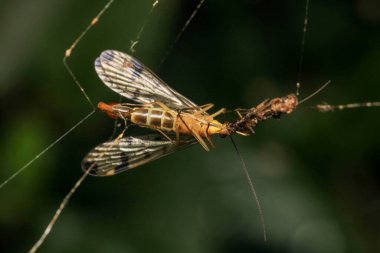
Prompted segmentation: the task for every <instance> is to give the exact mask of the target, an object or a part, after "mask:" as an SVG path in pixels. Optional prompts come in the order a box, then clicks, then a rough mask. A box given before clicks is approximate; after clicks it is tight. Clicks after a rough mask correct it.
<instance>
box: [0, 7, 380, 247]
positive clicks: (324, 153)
mask: <svg viewBox="0 0 380 253" xmlns="http://www.w3.org/2000/svg"><path fill="white" fill-rule="evenodd" d="M105 2H106V1H89V0H86V1H74V0H66V1H58V0H28V1H27V0H18V1H10V0H5V1H4V0H3V1H2V2H1V4H0V6H1V8H0V17H1V22H0V32H1V39H0V55H1V56H0V84H1V85H0V97H1V100H0V101H1V108H2V109H1V131H0V140H1V145H0V152H1V154H2V155H1V157H2V158H1V165H0V168H1V169H0V180H1V181H3V180H5V179H6V178H8V177H9V176H10V175H11V174H12V173H13V172H15V171H16V170H17V169H18V168H20V167H21V166H23V165H24V164H25V163H27V162H28V161H29V160H30V159H32V158H33V157H34V156H35V155H37V154H38V153H39V152H40V151H41V150H42V149H43V148H45V147H47V146H48V145H49V144H50V143H51V142H53V141H54V140H55V139H56V138H58V137H59V136H60V135H61V134H62V133H64V132H65V131H66V130H68V129H69V128H70V127H72V126H73V125H74V124H75V123H76V122H77V121H79V120H80V119H81V118H82V117H83V116H84V115H86V114H87V113H88V112H90V110H91V108H90V106H89V105H88V103H87V102H86V101H85V99H84V97H83V96H82V94H81V92H80V91H79V89H78V88H77V87H76V85H75V83H74V82H73V80H72V79H71V78H70V76H69V75H68V73H67V72H66V71H65V69H64V67H63V65H62V61H61V59H62V57H63V54H64V51H65V50H66V49H67V48H68V47H69V45H70V44H71V43H72V42H73V40H74V39H75V37H76V36H77V35H79V33H80V32H81V31H82V30H83V29H84V28H85V26H86V25H87V24H88V22H89V21H90V20H91V19H92V18H93V17H94V16H95V15H96V13H97V12H98V11H99V10H100V9H101V7H102V6H103V5H104V4H105ZM152 2H153V1H151V0H149V1H148V0H144V1H141V0H139V1H137V0H135V1H123V0H119V1H116V2H115V3H114V5H113V6H112V7H111V8H110V9H109V11H108V12H107V13H106V14H105V15H104V16H103V18H102V19H101V21H100V23H99V24H98V25H97V26H96V27H95V28H94V29H93V30H91V31H90V32H89V33H88V35H87V36H86V37H85V38H84V39H83V41H82V42H81V43H80V44H79V46H78V47H77V48H76V49H75V51H74V52H73V55H72V57H71V58H70V59H69V63H70V65H71V67H72V68H73V70H74V72H75V73H76V75H77V77H78V79H79V80H80V82H81V83H82V85H83V87H84V88H85V90H86V92H87V93H88V94H89V96H90V97H91V99H92V101H93V102H94V103H97V102H99V101H105V102H111V101H118V96H117V95H115V94H114V93H113V92H112V91H110V90H109V89H108V88H106V87H105V86H104V85H103V84H102V83H101V81H100V80H99V79H98V77H97V75H96V73H95V71H94V66H93V62H94V60H95V58H96V57H97V56H98V55H99V54H100V53H101V52H102V51H103V50H105V49H117V50H121V51H128V48H129V44H130V41H131V40H134V39H135V38H136V35H137V33H138V31H139V29H140V28H141V26H142V25H143V24H144V23H145V22H147V24H146V28H145V31H144V33H143V35H142V37H141V40H140V41H139V43H138V44H137V46H136V47H135V48H136V53H135V56H136V57H137V58H139V59H140V60H141V61H142V62H144V63H145V64H146V65H147V66H149V67H150V68H151V69H153V70H154V71H155V72H156V73H157V74H159V76H161V77H162V79H163V80H165V81H166V82H167V83H168V84H169V85H171V86H172V87H173V88H174V89H176V90H177V91H179V92H181V93H182V94H184V95H185V96H187V97H188V98H190V99H192V100H193V101H195V102H196V103H197V104H200V105H201V104H205V103H209V102H213V103H215V105H216V108H220V107H227V108H230V109H232V108H236V107H245V108H247V107H251V106H254V105H257V104H258V103H259V102H261V101H262V100H263V99H265V98H272V97H277V96H283V95H286V94H288V93H291V92H294V91H295V83H296V82H297V81H298V73H299V71H298V62H299V58H300V48H301V38H302V27H303V22H304V20H303V17H304V14H305V1H303V0H302V1H275V0H273V1H264V0H263V1H259V0H256V1H249V0H238V1H217V0H208V1H206V3H205V4H204V6H203V7H202V8H201V10H200V11H199V14H198V15H197V16H196V18H195V19H194V21H193V22H192V23H191V24H190V26H189V27H188V29H187V31H186V32H185V33H184V34H183V36H182V38H181V39H180V40H179V42H178V43H177V44H175V45H174V47H173V49H172V50H171V51H170V54H169V55H168V57H167V58H166V61H165V62H164V63H163V64H162V65H160V61H161V59H162V58H163V56H164V54H165V52H166V51H167V50H168V49H169V47H170V45H171V43H172V42H173V40H174V38H175V37H176V35H177V34H178V32H179V31H180V29H181V27H182V25H183V24H184V23H185V21H186V19H187V18H188V17H189V15H190V14H191V12H192V11H193V10H194V8H195V6H196V5H197V1H174V0H170V1H169V0H167V1H161V2H160V3H159V5H158V6H157V8H156V9H155V10H154V12H153V14H152V16H151V17H150V18H149V20H147V16H148V13H149V10H150V8H151V4H152ZM309 7H310V10H309V27H308V32H307V34H306V45H305V53H304V64H303V66H302V72H301V82H302V86H301V97H305V96H306V95H308V94H310V93H311V92H313V91H314V90H316V89H317V88H319V87H320V86H321V85H322V84H323V83H325V82H326V81H327V80H329V79H331V80H332V84H331V85H330V86H329V87H328V88H327V89H326V90H324V91H323V92H321V93H320V94H318V95H317V96H316V97H314V98H313V99H312V100H311V101H309V102H307V103H305V104H302V105H301V106H300V107H299V108H298V110H297V111H295V112H294V113H293V114H292V115H289V116H284V117H282V118H281V120H279V121H278V120H271V121H268V122H265V123H263V124H262V125H260V126H259V127H258V128H257V133H256V134H255V135H254V136H251V137H248V138H243V137H236V138H235V139H236V142H237V144H238V146H239V149H240V151H241V153H242V155H243V157H244V159H245V161H246V163H247V166H248V168H249V170H250V173H251V175H252V177H253V180H254V184H255V186H256V190H257V192H258V195H259V197H260V200H261V205H262V208H263V210H264V215H265V219H266V225H267V233H268V242H267V243H264V242H263V239H262V228H261V225H260V222H259V221H260V219H259V215H258V210H257V207H256V205H255V203H254V201H253V200H252V198H251V195H250V192H249V189H248V184H247V182H246V179H245V177H244V175H243V173H242V171H241V166H240V164H239V160H238V156H237V155H236V152H235V151H234V149H233V147H232V145H231V143H230V141H229V140H228V139H220V138H214V140H215V144H216V148H215V149H213V150H212V151H211V152H209V153H206V152H205V151H204V150H203V149H202V148H201V147H200V146H199V145H198V146H194V147H192V148H190V149H188V150H186V151H183V152H179V153H176V154H173V155H171V156H169V157H166V158H163V159H160V160H158V161H155V162H152V163H150V164H147V165H145V166H143V167H141V168H139V169H137V170H133V171H130V172H128V173H124V174H121V175H118V176H115V177H109V178H93V177H90V178H88V179H87V180H86V181H85V182H84V184H83V185H82V186H81V187H80V189H79V191H78V192H77V193H76V194H75V195H74V197H73V198H72V200H71V202H70V203H69V205H68V206H67V208H66V209H65V210H64V212H63V214H62V216H61V218H60V219H59V221H58V222H57V224H56V226H55V227H54V229H53V231H52V233H51V235H50V236H49V237H48V239H47V241H46V242H45V244H44V245H43V246H42V247H41V250H40V252H189V253H190V252H197V253H201V252H316V253H317V252H338V253H339V252H380V219H379V214H380V198H379V196H380V189H379V181H380V173H379V170H378V169H379V166H380V157H379V145H380V144H379V143H380V134H379V129H380V120H379V109H378V108H370V109H367V108H365V109H356V110H346V111H342V112H334V113H324V114H323V113H320V112H317V111H316V110H314V109H313V108H312V106H313V105H315V104H317V103H320V102H321V101H327V102H329V103H332V104H334V103H351V102H364V101H372V100H379V92H380V5H379V2H378V1H375V0H372V1H371V0H356V1H331V0H318V1H315V0H314V1H313V0H312V1H311V3H310V6H309ZM221 120H223V118H221ZM112 130H113V122H112V120H110V119H109V118H107V117H106V116H105V115H104V114H102V113H96V114H95V115H94V116H93V117H91V118H90V119H89V120H87V121H86V122H85V123H84V124H82V125H81V126H80V127H78V128H77V129H75V131H74V132H72V133H71V134H70V135H68V136H67V137H66V138H64V139H63V140H62V141H61V142H59V144H57V145H55V146H54V147H53V148H52V149H50V150H49V151H48V152H47V153H46V154H45V155H44V156H43V157H41V158H40V159H38V160H37V161H36V162H34V163H33V164H32V165H31V166H29V167H28V169H27V170H26V171H25V172H24V173H22V174H21V175H20V176H19V177H17V178H16V179H15V180H14V181H12V182H11V183H9V184H8V185H7V186H6V187H4V188H3V189H0V201H1V204H0V252H25V251H27V250H28V249H29V248H30V247H31V246H32V244H33V243H34V242H35V241H36V240H37V239H38V238H39V236H40V235H41V233H42V231H43V230H44V228H45V227H46V225H47V223H48V221H49V220H50V218H51V217H52V215H53V213H54V212H55V209H56V208H57V207H58V205H59V203H60V201H61V200H62V198H63V197H64V195H65V194H66V193H67V192H68V191H69V189H70V188H71V186H72V185H73V184H74V182H75V181H76V180H77V179H78V177H80V175H81V174H82V171H81V169H80V162H81V159H82V158H83V156H84V155H85V154H86V153H87V152H88V151H89V150H90V149H91V148H92V147H94V146H95V145H97V144H99V143H101V142H103V141H105V140H107V138H108V137H109V136H110V135H111V133H112ZM134 131H135V130H134V129H131V130H130V131H129V134H131V135H133V132H134Z"/></svg>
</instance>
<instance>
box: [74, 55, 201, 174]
mask: <svg viewBox="0 0 380 253" xmlns="http://www.w3.org/2000/svg"><path fill="white" fill-rule="evenodd" d="M95 70H96V72H97V73H98V76H99V77H100V79H101V80H102V81H103V82H104V84H105V85H107V86H108V87H109V88H110V89H111V90H113V91H115V92H116V93H118V94H120V95H122V96H123V97H126V98H128V99H130V100H133V101H135V102H137V103H141V104H146V103H154V102H157V101H159V102H161V103H164V104H165V105H167V106H168V107H169V108H172V109H184V108H196V107H197V105H196V104H195V103H193V102H192V101H191V100H189V99H188V98H186V97H184V96H182V95H181V94H179V93H178V92H176V91H175V90H173V89H172V88H170V87H169V86H168V85H167V84H166V83H165V82H164V81H162V80H161V79H160V78H159V77H158V76H156V75H155V74H154V73H153V72H152V71H151V70H149V69H148V68H147V67H145V66H144V65H143V64H141V63H140V62H139V61H138V60H136V59H135V58H133V57H132V56H130V55H127V54H125V53H122V52H119V51H115V50H107V51H104V52H102V53H101V54H100V56H99V57H98V58H97V59H96V61H95ZM173 139H175V138H173ZM196 142H197V141H196V140H195V139H194V138H193V137H191V136H188V137H183V138H181V142H180V143H179V144H173V143H172V142H171V141H169V140H168V139H167V138H165V137H164V136H162V135H161V134H159V133H152V134H148V135H142V136H136V137H123V138H120V139H116V140H113V141H109V142H105V143H102V144H100V145H98V146H96V147H95V148H94V149H92V150H91V151H90V152H89V153H88V154H87V155H86V156H85V157H84V159H83V161H82V169H83V170H88V169H90V172H89V174H90V175H93V176H111V175H115V174H118V173H120V172H123V171H125V170H128V169H132V168H135V167H137V166H140V165H142V164H145V163H148V162H150V161H153V160H156V159H158V158H160V157H162V156H165V155H168V154H171V153H173V152H175V151H178V150H181V149H184V148H186V147H188V146H190V145H191V144H194V143H196Z"/></svg>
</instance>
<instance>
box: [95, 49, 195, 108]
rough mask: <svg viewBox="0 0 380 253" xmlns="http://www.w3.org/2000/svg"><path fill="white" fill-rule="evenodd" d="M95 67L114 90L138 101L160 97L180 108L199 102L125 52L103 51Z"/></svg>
mask: <svg viewBox="0 0 380 253" xmlns="http://www.w3.org/2000/svg"><path fill="white" fill-rule="evenodd" d="M95 70H96V72H97V73H98V76H99V77H100V79H101V80H102V81H103V82H104V83H105V84H106V85H107V86H108V87H109V88H110V89H111V90H113V91H115V92H116V93H118V94H120V95H122V96H124V97H126V98H128V99H131V100H133V101H135V102H137V103H153V102H157V101H159V102H162V103H164V104H166V105H167V106H169V107H171V108H178V109H182V108H193V107H196V106H197V105H196V104H194V103H193V102H192V101H191V100H189V99H187V98H186V97H184V96H182V95H181V94H179V93H178V92H176V91H175V90H173V89H172V88H170V87H169V86H168V85H167V84H166V83H165V82H164V81H162V80H161V79H160V78H159V77H158V76H156V75H155V74H154V73H153V72H152V71H151V70H150V69H148V68H147V67H145V66H144V65H143V64H141V63H140V62H139V61H138V60H136V59H135V58H133V57H132V56H130V55H127V54H125V53H122V52H119V51H115V50H106V51H104V52H102V53H101V54H100V56H99V57H98V58H97V59H96V61H95Z"/></svg>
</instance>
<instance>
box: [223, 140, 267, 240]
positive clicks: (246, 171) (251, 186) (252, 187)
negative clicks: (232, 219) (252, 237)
mask: <svg viewBox="0 0 380 253" xmlns="http://www.w3.org/2000/svg"><path fill="white" fill-rule="evenodd" d="M229 137H230V140H231V142H232V144H233V145H234V148H235V150H236V153H237V155H238V157H239V160H240V163H241V166H242V169H243V172H244V174H245V177H246V178H247V181H248V185H249V189H250V191H251V193H252V196H253V198H254V200H255V202H256V205H257V209H258V210H259V214H260V222H261V227H262V229H263V237H264V242H266V241H267V231H266V226H265V220H264V212H263V209H262V208H261V204H260V201H259V197H258V196H257V193H256V190H255V187H254V186H253V181H252V179H251V176H250V175H249V172H248V169H247V165H246V164H245V162H244V159H243V157H242V156H241V154H240V152H239V149H238V147H237V145H236V143H235V141H234V139H233V138H232V136H231V135H229Z"/></svg>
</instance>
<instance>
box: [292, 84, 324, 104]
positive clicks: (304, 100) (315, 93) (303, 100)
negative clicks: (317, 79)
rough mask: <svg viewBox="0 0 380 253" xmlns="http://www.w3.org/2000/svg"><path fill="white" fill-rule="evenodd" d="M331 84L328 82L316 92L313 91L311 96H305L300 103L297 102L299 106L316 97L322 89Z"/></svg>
mask: <svg viewBox="0 0 380 253" xmlns="http://www.w3.org/2000/svg"><path fill="white" fill-rule="evenodd" d="M330 83H331V80H328V81H327V82H326V83H325V84H324V85H322V87H320V88H319V89H318V90H316V91H314V92H313V93H312V94H310V95H309V96H307V97H306V98H304V99H302V100H301V101H299V103H298V104H299V105H300V104H302V103H304V102H306V101H307V100H309V99H310V98H312V97H314V96H315V95H317V94H318V93H319V92H321V91H322V90H323V89H324V88H326V87H327V85H329V84H330Z"/></svg>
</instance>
